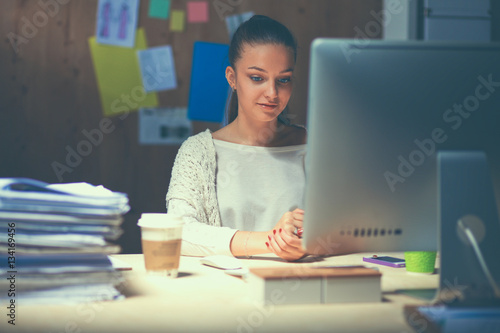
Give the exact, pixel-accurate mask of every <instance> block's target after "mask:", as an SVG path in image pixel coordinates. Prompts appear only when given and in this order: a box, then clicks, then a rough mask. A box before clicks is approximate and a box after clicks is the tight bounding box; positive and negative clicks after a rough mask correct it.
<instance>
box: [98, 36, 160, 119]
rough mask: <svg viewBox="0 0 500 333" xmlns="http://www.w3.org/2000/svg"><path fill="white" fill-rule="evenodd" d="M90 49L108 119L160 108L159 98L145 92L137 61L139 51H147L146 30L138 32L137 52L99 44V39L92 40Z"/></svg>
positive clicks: (131, 49)
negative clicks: (144, 108)
mask: <svg viewBox="0 0 500 333" xmlns="http://www.w3.org/2000/svg"><path fill="white" fill-rule="evenodd" d="M89 47H90V54H91V56H92V61H93V65H94V71H95V75H96V78H97V88H98V91H99V95H100V97H101V106H102V110H103V113H104V115H105V116H114V115H117V114H123V113H127V112H130V111H134V110H138V109H139V108H140V107H151V106H157V105H158V97H157V95H156V94H155V93H149V94H148V93H146V91H145V90H144V87H143V84H142V79H141V73H140V69H139V63H138V61H137V51H138V50H144V49H146V48H147V44H146V35H145V33H144V29H143V28H140V29H138V30H137V33H136V40H135V47H134V48H124V47H116V46H110V45H103V44H99V43H97V40H96V37H90V38H89Z"/></svg>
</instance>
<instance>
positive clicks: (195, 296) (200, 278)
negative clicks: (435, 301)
mask: <svg viewBox="0 0 500 333" xmlns="http://www.w3.org/2000/svg"><path fill="white" fill-rule="evenodd" d="M378 254H379V255H392V256H399V257H402V253H378ZM363 255H364V256H367V255H371V253H370V254H366V253H365V254H352V255H345V256H336V257H330V258H325V259H324V261H321V262H313V263H287V262H284V261H282V260H281V259H279V258H278V257H275V256H272V255H268V256H265V255H263V256H257V257H254V258H253V259H241V260H242V261H243V262H244V263H245V264H246V265H247V266H248V267H270V266H283V265H325V264H328V265H330V264H332V265H348V264H349V265H352V264H355V265H359V264H366V266H368V267H377V268H379V269H380V271H381V272H382V290H383V296H384V301H382V302H380V303H356V304H317V305H278V304H277V305H274V304H270V305H268V306H267V307H262V306H260V305H259V304H257V303H255V302H254V301H253V300H252V298H251V295H249V292H250V290H249V288H248V285H247V283H246V282H245V281H244V280H242V279H240V278H237V277H234V276H229V275H227V274H225V273H224V272H223V271H221V270H218V269H215V268H212V267H208V266H204V265H202V264H200V262H199V258H196V257H182V258H181V264H180V269H179V272H180V273H179V277H178V278H177V279H173V280H170V279H165V278H153V277H151V276H148V275H146V273H145V270H144V261H143V257H142V255H139V254H134V255H117V258H119V259H121V260H123V261H125V262H127V263H129V264H131V265H132V266H133V270H132V271H128V272H124V273H125V276H126V282H125V283H124V285H123V286H122V289H121V290H122V291H123V292H124V293H125V294H127V295H128V297H127V298H126V299H125V300H122V301H114V302H96V303H82V304H78V305H44V306H37V305H23V304H18V305H17V309H16V326H15V327H13V326H12V325H9V324H7V319H5V316H2V317H3V318H2V320H1V322H0V332H51V333H60V332H68V333H69V332H71V333H73V332H75V333H76V332H101V333H105V332H134V333H138V332H139V333H143V332H218V333H220V332H356V333H359V332H383V333H390V332H397V333H406V332H407V333H411V332H413V330H412V329H411V328H410V327H409V326H408V325H407V323H406V321H405V319H404V317H403V306H404V305H405V304H425V303H426V302H425V301H423V300H419V299H416V298H412V297H409V296H406V295H403V294H397V293H394V291H396V290H399V289H429V288H436V287H437V285H438V277H439V276H438V275H437V274H433V275H412V274H410V273H407V272H406V271H405V269H404V268H391V267H385V266H381V265H372V264H368V263H363V262H362V256H363ZM3 307H4V306H3V304H2V308H3ZM4 312H5V311H2V313H4Z"/></svg>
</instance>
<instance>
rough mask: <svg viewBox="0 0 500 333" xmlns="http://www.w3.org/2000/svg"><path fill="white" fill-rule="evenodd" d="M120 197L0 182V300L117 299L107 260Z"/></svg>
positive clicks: (71, 187)
mask: <svg viewBox="0 0 500 333" xmlns="http://www.w3.org/2000/svg"><path fill="white" fill-rule="evenodd" d="M129 209H130V207H129V205H128V197H127V195H126V194H123V193H117V192H112V191H110V190H108V189H106V188H104V187H102V186H93V185H90V184H87V183H71V184H47V183H44V182H40V181H36V180H32V179H26V178H0V232H1V234H0V261H1V264H0V290H5V291H8V292H5V293H2V295H0V300H2V298H4V299H5V298H6V297H7V302H10V303H14V302H16V300H21V299H26V300H29V302H30V303H32V302H34V303H37V302H38V303H47V302H49V303H68V302H71V303H73V302H86V301H97V300H112V299H117V298H122V297H123V296H122V295H121V293H120V292H119V291H118V290H117V288H116V286H117V285H118V284H119V283H120V282H122V276H121V275H120V274H119V273H118V272H116V271H115V270H114V269H113V266H112V264H111V262H110V260H109V257H108V255H109V254H114V253H119V252H120V247H119V246H117V245H115V244H113V243H111V242H110V241H113V240H116V239H117V238H118V237H119V236H120V235H121V234H122V233H123V231H122V229H121V223H122V221H123V217H122V216H123V214H125V213H126V212H128V210H129Z"/></svg>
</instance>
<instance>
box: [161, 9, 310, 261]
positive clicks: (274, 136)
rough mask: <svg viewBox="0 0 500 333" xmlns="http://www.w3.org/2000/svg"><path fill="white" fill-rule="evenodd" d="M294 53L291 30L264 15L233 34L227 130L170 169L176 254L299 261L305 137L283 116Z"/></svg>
mask: <svg viewBox="0 0 500 333" xmlns="http://www.w3.org/2000/svg"><path fill="white" fill-rule="evenodd" d="M296 52H297V46H296V42H295V39H294V37H293V36H292V34H291V33H290V31H289V30H288V29H287V28H286V27H285V26H283V25H282V24H281V23H279V22H277V21H275V20H273V19H271V18H269V17H266V16H261V15H256V16H253V17H252V18H251V19H250V20H248V21H246V22H245V23H243V24H242V25H241V26H240V27H239V28H238V30H237V31H236V32H235V34H234V36H233V38H232V40H231V45H230V48H229V63H230V66H228V67H227V69H226V78H227V81H228V83H229V85H230V87H231V89H232V94H231V97H230V102H229V112H228V116H227V118H228V122H229V124H228V125H226V126H225V127H223V128H222V129H220V130H218V131H216V132H214V133H212V132H210V130H208V129H207V130H206V131H205V132H202V133H199V134H197V135H194V136H192V137H190V138H189V139H187V140H186V141H185V142H184V143H183V144H182V146H181V148H180V149H179V152H178V154H177V157H176V159H175V163H174V167H173V169H172V177H171V180H170V185H169V189H168V193H167V197H166V201H167V210H168V212H169V213H174V214H179V215H182V216H183V217H184V220H185V222H186V224H185V226H184V231H183V243H182V254H184V255H197V256H205V255H210V254H232V255H234V256H246V257H249V256H251V255H254V254H260V253H270V252H273V253H275V254H277V255H278V256H280V257H281V258H283V259H286V260H296V259H299V258H301V257H303V256H304V255H305V254H306V252H305V250H304V249H303V247H302V241H301V239H300V238H299V237H298V236H297V230H300V228H302V223H303V214H304V211H303V210H301V209H300V207H301V206H303V202H302V201H303V192H304V185H305V170H304V156H305V143H306V131H305V129H304V128H303V127H301V126H293V125H290V124H289V121H288V118H287V115H286V107H287V104H288V100H289V99H290V96H291V94H292V82H293V71H294V66H295V61H296Z"/></svg>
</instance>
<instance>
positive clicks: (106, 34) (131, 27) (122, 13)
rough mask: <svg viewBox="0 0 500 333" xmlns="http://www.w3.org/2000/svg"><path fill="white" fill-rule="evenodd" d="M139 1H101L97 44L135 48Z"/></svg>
mask: <svg viewBox="0 0 500 333" xmlns="http://www.w3.org/2000/svg"><path fill="white" fill-rule="evenodd" d="M138 11H139V0H99V2H98V10H97V20H96V21H97V22H96V25H97V28H96V36H97V42H98V43H100V44H108V45H116V46H122V47H134V42H135V32H136V28H137V15H138Z"/></svg>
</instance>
